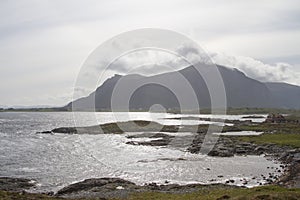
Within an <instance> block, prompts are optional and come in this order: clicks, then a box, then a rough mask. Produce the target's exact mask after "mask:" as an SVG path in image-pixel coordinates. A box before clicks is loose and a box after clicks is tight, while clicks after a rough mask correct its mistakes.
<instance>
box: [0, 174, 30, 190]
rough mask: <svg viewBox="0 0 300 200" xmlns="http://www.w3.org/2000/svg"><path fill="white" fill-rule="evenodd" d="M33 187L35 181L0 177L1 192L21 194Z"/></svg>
mask: <svg viewBox="0 0 300 200" xmlns="http://www.w3.org/2000/svg"><path fill="white" fill-rule="evenodd" d="M33 186H35V184H34V181H32V180H29V179H24V178H9V177H0V190H5V191H14V192H21V191H23V190H27V189H30V188H31V187H33Z"/></svg>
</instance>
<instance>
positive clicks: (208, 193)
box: [128, 186, 300, 200]
mask: <svg viewBox="0 0 300 200" xmlns="http://www.w3.org/2000/svg"><path fill="white" fill-rule="evenodd" d="M216 199H220V200H221V199H243V200H244V199H245V200H247V199H249V200H250V199H278V200H281V199H295V200H296V199H300V189H286V188H282V187H277V186H263V187H256V188H251V189H246V188H238V189H227V190H225V189H218V190H200V191H198V192H193V193H186V194H170V193H159V192H146V193H136V194H133V195H131V196H130V197H129V198H128V200H216Z"/></svg>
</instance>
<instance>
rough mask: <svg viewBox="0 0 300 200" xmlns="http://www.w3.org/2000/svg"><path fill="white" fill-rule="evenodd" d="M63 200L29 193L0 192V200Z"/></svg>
mask: <svg viewBox="0 0 300 200" xmlns="http://www.w3.org/2000/svg"><path fill="white" fill-rule="evenodd" d="M17 199H24V200H39V199H41V200H49V199H50V200H63V198H58V197H57V198H56V197H51V196H48V195H43V194H31V193H22V192H8V191H3V190H0V200H17Z"/></svg>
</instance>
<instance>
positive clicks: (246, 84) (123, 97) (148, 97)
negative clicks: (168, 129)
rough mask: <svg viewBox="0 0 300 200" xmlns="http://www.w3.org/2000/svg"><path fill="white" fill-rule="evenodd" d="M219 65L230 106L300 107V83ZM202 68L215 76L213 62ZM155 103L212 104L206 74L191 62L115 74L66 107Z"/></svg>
mask: <svg viewBox="0 0 300 200" xmlns="http://www.w3.org/2000/svg"><path fill="white" fill-rule="evenodd" d="M217 69H218V71H219V73H220V75H221V77H222V79H223V83H224V87H225V92H226V106H227V107H232V108H241V107H249V108H287V109H300V103H299V99H300V87H299V86H294V85H290V84H286V83H263V82H260V81H257V80H254V79H252V78H249V77H247V76H246V75H245V74H244V73H242V72H241V71H239V70H237V69H232V68H227V67H224V66H220V65H217ZM201 72H203V73H204V74H205V76H208V77H210V78H211V79H212V80H215V77H216V76H215V75H214V73H215V72H214V71H213V70H212V68H211V66H207V65H201ZM187 85H189V87H190V88H188V87H187ZM192 93H193V94H194V95H195V96H194V97H196V100H197V104H195V99H193V98H194V97H193V95H192ZM112 102H113V105H112ZM181 103H183V105H181ZM154 104H160V105H162V106H163V107H164V108H165V109H182V110H193V109H197V108H209V107H210V106H211V100H210V93H209V90H208V87H207V85H206V83H205V81H204V78H203V77H202V76H201V75H200V74H199V72H198V71H197V70H196V68H195V67H193V66H189V67H187V68H184V69H182V70H179V71H174V72H169V73H163V74H159V75H155V76H150V77H145V76H141V75H125V76H121V75H115V76H113V77H111V78H109V79H107V80H106V81H105V82H104V83H103V84H102V85H101V86H100V87H98V88H97V89H96V91H94V92H93V93H91V94H90V95H89V96H87V97H83V98H80V99H77V100H75V101H73V102H70V103H69V104H68V105H66V106H65V107H64V109H67V110H72V108H73V110H80V111H87V110H89V111H90V110H94V109H95V110H112V108H113V109H115V110H127V109H129V110H149V109H150V108H151V106H152V105H154Z"/></svg>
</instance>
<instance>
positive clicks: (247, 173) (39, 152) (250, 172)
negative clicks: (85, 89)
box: [0, 113, 279, 191]
mask: <svg viewBox="0 0 300 200" xmlns="http://www.w3.org/2000/svg"><path fill="white" fill-rule="evenodd" d="M79 115H80V117H79V118H78V120H77V121H76V123H75V122H74V120H73V114H72V113H0V122H1V123H0V176H9V177H24V178H30V179H34V180H36V181H37V183H38V186H37V188H36V191H49V190H52V191H57V190H58V189H60V188H62V187H64V186H66V185H68V184H70V183H73V182H77V181H81V180H84V179H87V178H95V177H120V178H124V179H127V180H130V181H133V182H135V183H137V184H144V183H147V182H157V183H164V182H165V181H166V180H167V181H169V182H170V183H179V184H187V183H215V182H225V181H226V180H227V179H234V180H236V181H235V183H234V184H237V185H240V184H242V182H243V181H241V179H243V178H245V179H247V180H249V183H248V184H247V185H248V186H254V185H258V184H259V182H264V181H263V180H262V179H261V174H263V175H265V176H267V175H268V174H269V173H275V169H276V168H278V167H279V164H278V163H275V162H273V161H271V160H268V159H266V158H265V157H263V156H248V157H243V156H236V157H233V158H215V157H208V156H205V155H196V154H190V153H188V152H186V150H185V148H182V147H180V148H179V147H178V148H176V147H174V146H167V147H152V146H135V145H128V144H126V142H128V141H132V140H136V138H135V139H128V138H127V137H126V136H128V135H132V134H137V133H126V134H122V135H110V134H107V135H63V134H55V135H47V134H36V132H38V131H44V130H51V129H53V128H56V127H61V126H74V125H75V124H76V125H81V126H86V125H94V124H95V123H108V122H115V120H116V118H117V120H120V119H122V120H121V121H128V120H133V119H143V120H154V121H155V120H157V121H159V120H161V119H162V118H163V117H165V116H166V115H168V116H169V115H170V114H160V113H155V114H150V113H132V114H130V115H131V116H130V117H129V118H128V115H127V113H119V114H116V115H119V116H117V117H115V116H114V115H113V114H111V113H96V119H97V121H96V122H95V114H93V113H79ZM172 116H176V115H173V114H172ZM79 119H80V120H79ZM159 122H161V121H159ZM162 123H163V122H162ZM167 134H171V135H173V136H176V137H175V138H178V137H181V136H185V137H186V138H190V139H193V134H192V133H167ZM144 140H147V138H144ZM187 145H188V142H187ZM275 174H278V173H275ZM220 175H222V176H223V177H218V176H220ZM253 177H257V178H255V179H252V178H253Z"/></svg>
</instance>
